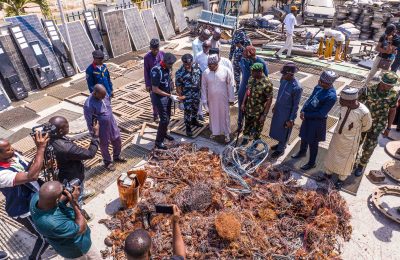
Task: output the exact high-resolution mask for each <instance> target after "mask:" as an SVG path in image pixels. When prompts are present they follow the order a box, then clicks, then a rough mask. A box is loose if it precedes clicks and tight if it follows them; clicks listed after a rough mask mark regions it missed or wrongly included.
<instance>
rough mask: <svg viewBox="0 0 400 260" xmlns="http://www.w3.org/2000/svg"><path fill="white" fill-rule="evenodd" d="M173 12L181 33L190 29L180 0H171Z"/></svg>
mask: <svg viewBox="0 0 400 260" xmlns="http://www.w3.org/2000/svg"><path fill="white" fill-rule="evenodd" d="M171 6H172V11H173V13H174V18H175V23H176V24H175V25H176V27H177V29H178V31H179V32H183V30H185V29H186V28H187V27H188V24H187V22H186V18H185V14H184V12H183V7H182V3H181V1H180V0H171Z"/></svg>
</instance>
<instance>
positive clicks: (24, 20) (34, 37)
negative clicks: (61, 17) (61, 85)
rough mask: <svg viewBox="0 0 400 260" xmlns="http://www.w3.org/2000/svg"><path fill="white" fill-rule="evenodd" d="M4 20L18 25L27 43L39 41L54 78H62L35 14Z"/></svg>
mask: <svg viewBox="0 0 400 260" xmlns="http://www.w3.org/2000/svg"><path fill="white" fill-rule="evenodd" d="M4 19H5V20H6V21H7V22H11V23H13V24H20V26H21V30H22V31H23V32H24V34H25V36H26V39H27V41H28V42H34V41H39V43H40V45H41V47H42V48H43V51H44V55H45V56H46V57H47V60H48V61H49V63H50V66H51V68H52V69H53V70H54V73H55V76H56V78H57V79H62V78H64V76H63V74H62V72H61V68H60V65H59V64H58V61H57V58H56V56H55V55H54V52H53V49H52V47H51V45H50V42H49V40H48V39H47V36H46V34H45V32H44V29H43V27H42V23H41V22H40V20H39V17H38V16H37V15H36V14H29V15H23V16H13V17H6V18H4Z"/></svg>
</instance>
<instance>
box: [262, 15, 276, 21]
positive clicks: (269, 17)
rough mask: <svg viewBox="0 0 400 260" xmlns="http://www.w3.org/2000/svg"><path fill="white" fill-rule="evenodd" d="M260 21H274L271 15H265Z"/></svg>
mask: <svg viewBox="0 0 400 260" xmlns="http://www.w3.org/2000/svg"><path fill="white" fill-rule="evenodd" d="M262 19H264V20H266V21H269V20H273V19H274V15H273V14H267V15H264V16H263V17H262Z"/></svg>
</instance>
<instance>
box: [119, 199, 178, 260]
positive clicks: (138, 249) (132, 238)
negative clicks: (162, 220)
mask: <svg viewBox="0 0 400 260" xmlns="http://www.w3.org/2000/svg"><path fill="white" fill-rule="evenodd" d="M180 214H181V212H180V210H179V208H178V207H177V206H176V205H173V215H172V217H171V222H172V247H173V248H172V253H173V256H171V258H170V259H171V260H184V259H185V258H186V249H185V243H184V242H183V238H182V233H181V228H180V226H179V218H180ZM150 249H151V237H150V234H149V232H147V231H146V230H144V229H137V230H135V231H133V232H132V233H131V234H129V236H128V237H127V238H126V239H125V253H126V257H127V259H128V260H148V259H151V258H150V256H151V252H150Z"/></svg>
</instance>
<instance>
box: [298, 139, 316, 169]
mask: <svg viewBox="0 0 400 260" xmlns="http://www.w3.org/2000/svg"><path fill="white" fill-rule="evenodd" d="M308 147H310V159H309V160H308V164H311V165H314V164H315V161H316V160H317V155H318V142H312V143H308V142H306V141H304V140H303V139H301V145H300V153H307V148H308Z"/></svg>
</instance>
